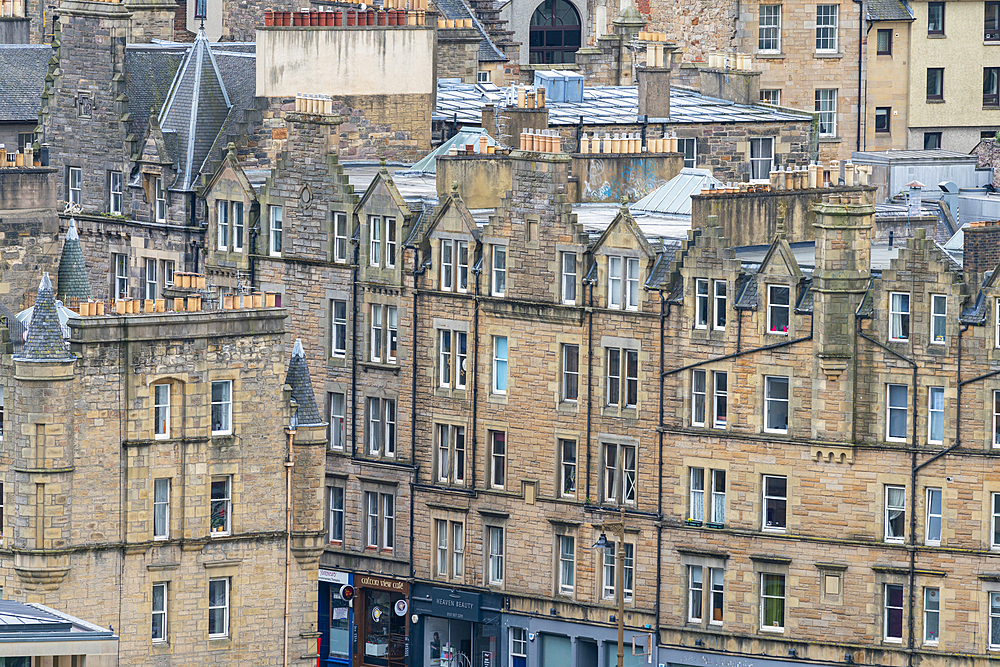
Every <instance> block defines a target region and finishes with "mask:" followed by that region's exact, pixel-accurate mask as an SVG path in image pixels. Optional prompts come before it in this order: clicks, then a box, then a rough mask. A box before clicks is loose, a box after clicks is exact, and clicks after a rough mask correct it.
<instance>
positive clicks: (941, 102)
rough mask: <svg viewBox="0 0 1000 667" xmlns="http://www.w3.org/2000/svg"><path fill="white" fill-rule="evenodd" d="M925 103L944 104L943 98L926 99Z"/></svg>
mask: <svg viewBox="0 0 1000 667" xmlns="http://www.w3.org/2000/svg"><path fill="white" fill-rule="evenodd" d="M927 104H944V100H943V99H942V100H937V99H928V100H927Z"/></svg>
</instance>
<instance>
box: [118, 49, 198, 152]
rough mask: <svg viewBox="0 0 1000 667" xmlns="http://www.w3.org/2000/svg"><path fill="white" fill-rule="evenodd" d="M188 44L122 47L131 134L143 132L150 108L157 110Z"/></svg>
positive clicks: (164, 98) (147, 122) (140, 135)
mask: <svg viewBox="0 0 1000 667" xmlns="http://www.w3.org/2000/svg"><path fill="white" fill-rule="evenodd" d="M190 48H191V45H190V44H172V45H151V44H140V45H135V46H134V47H133V46H129V47H127V48H126V50H125V83H126V86H127V88H126V89H127V91H128V111H129V113H130V114H131V115H132V128H131V129H132V133H133V134H135V135H136V136H137V137H140V138H141V137H142V136H143V135H145V134H146V127H147V126H148V124H149V111H150V109H153V110H154V112H155V113H158V112H159V111H160V109H162V108H163V104H164V103H165V102H166V101H167V96H168V95H169V94H170V84H171V83H173V81H174V77H175V76H176V75H177V69H178V68H179V67H180V64H181V62H182V61H183V60H184V54H185V53H187V51H188V49H190Z"/></svg>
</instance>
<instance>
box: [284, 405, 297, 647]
mask: <svg viewBox="0 0 1000 667" xmlns="http://www.w3.org/2000/svg"><path fill="white" fill-rule="evenodd" d="M285 435H287V436H288V456H287V457H286V458H285V621H284V624H285V631H284V633H283V634H282V642H283V644H284V646H283V650H282V661H281V664H282V665H283V666H284V667H288V616H289V612H288V609H289V596H290V592H291V591H290V587H289V585H288V580H289V577H290V576H291V571H292V468H294V467H295V452H294V449H293V447H292V444H293V443H294V441H295V418H294V417H293V418H292V425H291V426H289V427H288V428H286V429H285Z"/></svg>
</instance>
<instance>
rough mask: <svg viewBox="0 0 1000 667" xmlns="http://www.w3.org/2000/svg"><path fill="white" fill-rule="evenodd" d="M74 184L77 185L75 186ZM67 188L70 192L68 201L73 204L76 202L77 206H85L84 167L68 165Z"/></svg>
mask: <svg viewBox="0 0 1000 667" xmlns="http://www.w3.org/2000/svg"><path fill="white" fill-rule="evenodd" d="M74 184H75V185H76V187H73V186H74ZM66 190H67V193H68V196H67V201H69V203H71V204H76V205H77V206H83V168H82V167H73V166H67V167H66Z"/></svg>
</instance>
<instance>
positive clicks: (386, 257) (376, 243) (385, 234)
mask: <svg viewBox="0 0 1000 667" xmlns="http://www.w3.org/2000/svg"><path fill="white" fill-rule="evenodd" d="M344 226H345V228H346V226H347V225H346V221H345V223H344ZM368 229H369V230H370V235H371V252H370V253H369V254H370V256H369V262H368V263H369V264H370V265H371V266H374V267H382V266H384V267H385V268H387V269H392V268H395V266H396V219H395V218H387V217H382V216H379V215H373V216H369V218H368ZM345 234H346V229H345ZM345 245H346V244H345ZM345 254H346V252H345Z"/></svg>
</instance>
